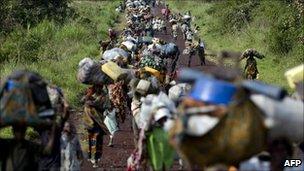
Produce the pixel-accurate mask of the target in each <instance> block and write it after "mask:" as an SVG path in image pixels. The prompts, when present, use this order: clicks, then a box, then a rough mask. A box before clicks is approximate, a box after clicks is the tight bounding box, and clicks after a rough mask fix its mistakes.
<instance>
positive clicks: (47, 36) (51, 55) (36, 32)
mask: <svg viewBox="0 0 304 171" xmlns="http://www.w3.org/2000/svg"><path fill="white" fill-rule="evenodd" d="M118 3H119V1H96V2H90V1H73V2H72V4H71V5H72V6H73V7H74V8H75V9H76V12H77V16H73V17H71V19H70V20H69V21H67V22H66V23H63V24H58V23H55V22H54V21H49V20H44V21H43V22H41V23H39V24H38V25H36V26H35V27H33V28H29V29H22V28H16V29H15V30H14V31H13V32H11V33H10V34H9V35H7V36H4V35H0V80H1V79H4V78H5V77H6V76H7V75H9V74H10V73H11V72H12V71H14V70H18V69H27V70H31V71H35V72H38V73H39V74H41V75H42V76H43V77H44V78H45V79H46V80H48V81H49V82H50V83H52V84H56V85H58V86H60V87H61V88H62V89H63V91H64V93H65V95H66V98H67V100H68V101H69V103H70V105H71V107H73V108H74V109H78V108H79V107H80V104H79V102H80V100H79V99H80V93H81V92H82V91H83V90H84V88H85V85H83V84H81V83H79V82H78V81H77V79H76V74H77V67H78V62H79V61H80V60H81V59H83V58H84V57H91V58H96V59H99V58H100V56H99V54H100V51H99V46H98V41H99V40H100V39H105V38H106V36H107V35H106V33H107V29H108V28H109V27H113V26H114V25H115V23H116V22H117V21H118V15H119V14H118V13H117V12H115V6H116V5H117V4H118ZM30 132H33V131H30ZM11 136H12V132H11V129H10V128H5V129H1V131H0V137H6V138H8V137H11Z"/></svg>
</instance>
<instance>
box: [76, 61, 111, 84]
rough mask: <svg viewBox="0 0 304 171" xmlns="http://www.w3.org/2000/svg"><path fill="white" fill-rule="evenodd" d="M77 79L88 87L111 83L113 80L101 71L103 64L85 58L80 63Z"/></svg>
mask: <svg viewBox="0 0 304 171" xmlns="http://www.w3.org/2000/svg"><path fill="white" fill-rule="evenodd" d="M77 79H78V81H79V82H81V83H83V84H88V85H91V84H104V83H109V82H111V78H109V77H108V76H107V75H106V74H105V73H103V71H102V70H101V64H100V63H97V62H96V61H93V60H92V59H91V58H84V59H82V60H81V61H80V62H79V64H78V73H77Z"/></svg>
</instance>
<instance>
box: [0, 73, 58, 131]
mask: <svg viewBox="0 0 304 171" xmlns="http://www.w3.org/2000/svg"><path fill="white" fill-rule="evenodd" d="M54 116H55V111H54V109H53V107H52V104H51V102H50V99H49V95H48V92H47V84H46V82H45V81H44V80H43V78H42V77H41V76H40V75H39V74H37V73H33V72H29V71H16V72H14V73H12V74H11V75H10V76H9V77H8V78H7V79H6V81H4V82H3V84H2V85H1V87H0V125H2V126H3V125H12V124H26V125H29V126H39V125H44V124H49V123H51V122H52V120H53V118H54Z"/></svg>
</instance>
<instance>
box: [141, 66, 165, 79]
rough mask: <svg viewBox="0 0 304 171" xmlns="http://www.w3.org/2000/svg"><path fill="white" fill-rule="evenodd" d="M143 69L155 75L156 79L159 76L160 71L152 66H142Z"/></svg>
mask: <svg viewBox="0 0 304 171" xmlns="http://www.w3.org/2000/svg"><path fill="white" fill-rule="evenodd" d="M144 70H145V71H146V72H149V73H150V74H152V75H153V76H155V77H156V78H158V79H160V78H161V73H160V72H159V71H158V70H156V69H154V68H150V67H147V66H146V67H144Z"/></svg>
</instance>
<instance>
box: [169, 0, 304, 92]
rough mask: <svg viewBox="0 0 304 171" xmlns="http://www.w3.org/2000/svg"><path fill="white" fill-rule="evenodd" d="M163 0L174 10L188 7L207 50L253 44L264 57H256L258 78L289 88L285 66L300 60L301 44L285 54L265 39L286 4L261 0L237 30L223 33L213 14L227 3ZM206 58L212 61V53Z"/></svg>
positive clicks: (303, 47) (303, 50)
mask: <svg viewBox="0 0 304 171" xmlns="http://www.w3.org/2000/svg"><path fill="white" fill-rule="evenodd" d="M167 2H168V3H169V5H170V7H171V8H173V10H174V11H175V12H181V13H184V12H185V9H187V10H190V11H191V13H192V16H194V23H196V24H197V25H198V26H199V27H200V33H199V36H200V37H201V38H202V40H203V41H204V42H205V44H206V49H207V50H212V51H220V50H232V51H240V52H243V51H245V50H246V49H247V48H255V49H257V50H258V51H260V52H261V53H263V54H264V55H265V57H266V58H264V59H262V60H258V61H257V62H258V69H259V72H260V76H259V79H260V80H262V81H264V82H267V83H270V84H276V85H279V86H283V87H284V88H286V89H289V87H288V86H287V81H286V79H285V77H284V72H285V71H286V70H287V69H288V68H292V67H295V66H297V65H300V64H301V63H303V62H304V61H303V60H304V59H303V58H304V45H300V44H299V45H298V46H296V47H295V48H293V49H292V50H291V51H290V52H288V53H287V54H278V53H276V54H275V53H273V52H272V51H271V50H272V49H271V48H270V44H268V43H267V42H269V40H267V35H268V34H270V33H272V32H271V31H272V30H271V25H274V24H277V22H278V20H280V19H283V15H277V13H280V12H284V11H287V10H288V9H284V8H287V7H284V6H282V4H281V3H280V2H279V1H261V4H260V5H259V6H258V7H257V8H256V9H254V10H253V11H252V21H251V22H249V23H245V25H244V26H243V28H242V29H241V30H240V31H237V32H234V33H231V32H226V33H225V32H224V33H223V31H222V30H221V29H224V28H221V27H220V26H223V25H224V23H220V22H222V21H221V20H219V19H218V18H216V14H218V13H224V12H225V10H228V7H225V6H222V5H221V4H220V3H221V2H198V1H179V0H177V1H167ZM282 8H283V9H282ZM276 15H277V16H276ZM284 15H285V14H284ZM274 18H275V19H274ZM303 32H304V31H303ZM295 43H296V42H295ZM208 58H209V60H211V61H216V59H215V58H214V57H213V58H212V57H208ZM242 66H243V67H244V62H242ZM289 90H290V89H289Z"/></svg>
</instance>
